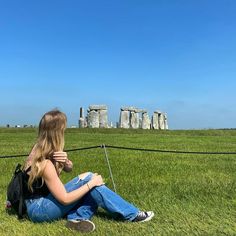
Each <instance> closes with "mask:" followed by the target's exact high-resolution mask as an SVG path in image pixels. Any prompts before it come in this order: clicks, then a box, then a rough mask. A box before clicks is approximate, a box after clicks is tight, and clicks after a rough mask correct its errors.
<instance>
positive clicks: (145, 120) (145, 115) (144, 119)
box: [142, 112, 151, 129]
mask: <svg viewBox="0 0 236 236" xmlns="http://www.w3.org/2000/svg"><path fill="white" fill-rule="evenodd" d="M150 124H151V121H150V119H149V117H148V113H147V112H143V113H142V129H150Z"/></svg>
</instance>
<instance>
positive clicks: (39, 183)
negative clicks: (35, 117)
mask: <svg viewBox="0 0 236 236" xmlns="http://www.w3.org/2000/svg"><path fill="white" fill-rule="evenodd" d="M66 120H67V119H66V116H65V114H64V113H62V112H60V111H58V110H53V111H50V112H48V113H46V114H45V115H44V116H43V117H42V119H41V121H40V123H39V132H38V139H37V142H36V144H35V145H34V147H33V149H32V151H31V153H30V155H29V157H28V158H27V160H26V163H25V170H26V169H28V168H29V167H30V170H29V171H28V175H27V176H28V188H27V191H26V192H27V193H26V200H25V203H26V207H27V214H28V216H29V218H30V219H31V220H32V221H33V222H49V221H53V220H57V219H60V218H63V217H65V216H66V217H67V220H68V221H67V224H66V226H67V227H69V228H71V229H76V230H79V231H81V232H91V231H93V230H94V229H95V225H94V224H93V223H92V222H91V221H90V219H91V217H92V216H93V215H94V213H95V212H96V211H97V208H98V207H102V208H103V209H105V210H106V211H108V212H109V213H111V214H113V215H114V216H120V217H121V218H122V219H124V220H126V221H130V222H142V221H148V220H150V219H151V218H152V217H153V216H154V213H153V212H152V211H148V212H143V211H139V209H138V208H136V207H135V206H133V205H132V204H130V203H128V202H127V201H125V200H124V199H123V198H121V197H120V196H119V195H117V194H116V193H114V192H113V191H111V190H110V189H109V188H107V187H106V186H105V184H104V182H103V179H102V176H101V175H99V174H96V173H95V174H94V173H91V172H87V173H83V174H80V175H79V176H77V177H75V178H74V179H72V180H71V181H70V182H68V183H67V184H65V185H63V183H62V182H61V180H60V178H59V175H60V173H61V171H62V170H64V171H66V172H69V171H71V170H72V167H73V164H72V162H71V161H70V160H69V159H68V158H67V154H66V152H63V148H64V131H65V128H66Z"/></svg>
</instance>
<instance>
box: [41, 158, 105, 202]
mask: <svg viewBox="0 0 236 236" xmlns="http://www.w3.org/2000/svg"><path fill="white" fill-rule="evenodd" d="M46 162H47V163H46V165H45V169H44V172H43V176H42V177H43V178H44V180H45V182H46V184H47V187H48V189H49V191H50V192H51V194H52V195H53V196H54V197H55V198H56V199H57V200H58V201H59V202H60V203H61V204H63V205H67V204H70V203H73V202H75V201H77V200H79V199H80V198H82V197H83V196H84V195H85V194H86V193H88V191H89V190H90V189H91V188H93V187H95V186H100V185H102V184H104V183H103V179H102V177H101V175H93V177H92V179H91V180H90V181H89V182H88V185H87V184H85V185H83V186H81V187H80V188H78V189H76V190H74V191H72V192H69V193H67V192H66V189H65V187H64V185H63V183H62V182H61V180H60V178H59V177H58V175H57V172H56V169H55V167H54V165H53V164H52V162H51V161H49V160H46Z"/></svg>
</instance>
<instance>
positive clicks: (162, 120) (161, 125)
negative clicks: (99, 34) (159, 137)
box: [159, 113, 165, 130]
mask: <svg viewBox="0 0 236 236" xmlns="http://www.w3.org/2000/svg"><path fill="white" fill-rule="evenodd" d="M159 129H161V130H164V129H165V116H164V114H163V113H160V114H159Z"/></svg>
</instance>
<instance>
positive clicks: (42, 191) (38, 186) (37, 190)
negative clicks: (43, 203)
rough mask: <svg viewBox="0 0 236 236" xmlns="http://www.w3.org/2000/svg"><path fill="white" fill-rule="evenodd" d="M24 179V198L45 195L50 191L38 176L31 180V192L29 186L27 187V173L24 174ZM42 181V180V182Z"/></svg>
mask: <svg viewBox="0 0 236 236" xmlns="http://www.w3.org/2000/svg"><path fill="white" fill-rule="evenodd" d="M24 179H25V181H24V196H25V199H31V198H39V197H46V196H47V195H48V194H49V193H50V191H49V190H48V187H47V185H46V183H45V181H44V182H43V181H42V178H38V179H36V180H35V181H34V182H33V184H32V188H33V192H31V190H29V188H28V180H29V175H28V174H25V178H24ZM42 182H43V184H42Z"/></svg>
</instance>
